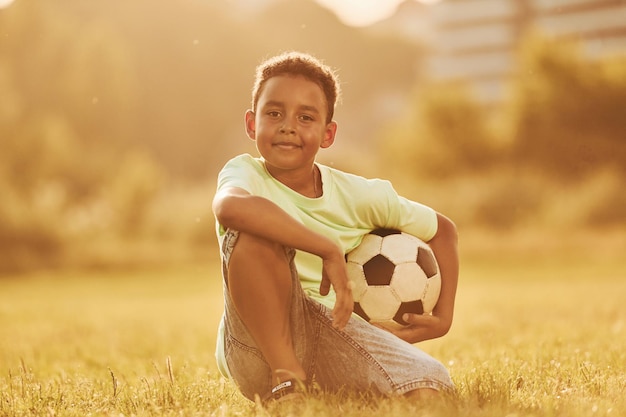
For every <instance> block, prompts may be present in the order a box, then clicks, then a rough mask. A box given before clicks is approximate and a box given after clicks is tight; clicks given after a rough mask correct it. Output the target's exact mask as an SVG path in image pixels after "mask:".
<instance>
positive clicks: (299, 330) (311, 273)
mask: <svg viewBox="0 0 626 417" xmlns="http://www.w3.org/2000/svg"><path fill="white" fill-rule="evenodd" d="M338 94H339V85H338V82H337V79H336V76H335V74H334V73H333V71H332V70H331V69H330V68H329V67H327V66H326V65H324V64H322V63H321V62H320V61H318V60H317V59H316V58H314V57H312V56H310V55H307V54H302V53H297V52H290V53H285V54H282V55H279V56H277V57H274V58H271V59H269V60H267V61H265V62H264V63H263V64H261V65H260V66H259V67H258V68H257V73H256V82H255V85H254V88H253V99H252V109H251V110H248V111H247V112H246V113H245V128H246V133H247V135H248V137H249V138H250V139H252V140H253V141H255V142H256V147H257V150H258V151H259V153H260V155H261V158H253V157H252V156H250V155H240V156H238V157H235V158H233V159H232V160H230V161H229V162H228V163H227V164H226V165H225V167H224V168H223V169H222V171H221V172H220V174H219V177H218V188H217V192H216V195H215V197H214V200H213V211H214V214H215V217H216V220H217V225H216V227H217V234H218V240H219V243H220V248H221V254H222V267H223V268H222V269H223V277H224V300H225V311H224V315H223V317H222V322H221V324H220V329H219V334H218V345H217V352H216V357H217V360H218V365H219V367H220V371H221V372H222V373H223V374H224V375H226V376H228V377H231V378H232V379H233V380H234V381H235V382H236V383H237V385H238V387H239V389H240V390H241V392H242V393H243V394H244V395H245V396H246V397H247V398H249V399H254V398H255V396H256V395H258V396H260V397H262V398H268V399H271V398H274V399H279V398H281V397H283V396H285V395H297V394H298V393H297V391H298V390H299V389H306V387H307V386H308V385H310V384H311V383H315V384H316V385H317V386H319V387H321V388H322V389H323V390H326V391H331V392H337V391H339V390H348V391H357V392H372V393H377V394H382V395H410V396H418V397H423V396H426V395H428V396H432V395H434V394H436V393H437V392H439V391H442V390H448V389H451V388H452V381H451V380H450V377H449V375H448V372H447V370H446V369H445V368H444V367H443V366H442V365H441V363H439V362H438V361H436V360H434V359H433V358H431V357H430V356H428V355H426V354H425V353H424V352H422V351H420V350H419V349H418V348H416V347H414V346H413V345H411V343H416V342H418V341H421V340H426V339H432V338H436V337H440V336H443V335H444V334H446V333H447V332H448V329H449V328H450V325H451V323H452V315H453V309H454V298H455V293H456V286H457V277H458V254H457V243H456V242H457V235H456V228H455V225H454V224H453V223H452V222H451V221H450V220H448V219H447V218H446V217H444V216H443V215H441V214H439V213H437V212H435V211H434V210H432V209H431V208H428V207H426V206H423V205H421V204H419V203H416V202H412V201H409V200H407V199H405V198H403V197H400V196H398V195H397V194H396V192H395V191H394V190H393V188H392V187H391V185H390V183H389V182H387V181H383V180H379V179H365V178H362V177H359V176H356V175H352V174H348V173H344V172H341V171H339V170H336V169H332V168H330V167H327V166H323V165H321V164H317V163H315V157H316V155H317V152H318V151H319V150H320V149H324V148H328V147H329V146H331V145H332V144H333V141H334V139H335V134H336V131H337V124H336V123H335V122H334V121H333V113H334V107H335V103H336V100H337V96H338ZM377 228H389V229H399V230H402V231H405V232H407V233H410V234H413V235H415V236H417V237H419V238H421V239H422V240H424V241H428V242H429V244H430V246H431V247H432V249H433V251H434V253H435V255H436V257H437V260H438V262H439V266H440V269H441V274H442V286H441V295H440V299H439V301H438V303H437V306H436V307H435V310H434V311H433V314H432V315H431V316H422V315H407V316H406V317H404V318H405V319H406V321H407V322H409V323H410V326H408V327H406V328H403V329H401V330H399V331H395V332H394V333H395V334H391V333H390V332H389V331H386V330H383V329H381V328H378V327H375V326H373V325H371V324H369V323H367V322H365V321H363V320H361V319H359V318H358V317H357V316H355V315H352V309H353V299H352V293H351V290H350V287H349V283H348V277H347V273H346V265H345V258H344V256H345V254H346V253H347V252H349V251H350V250H352V249H353V248H355V247H356V246H358V244H359V243H360V241H361V239H362V237H363V236H364V235H365V234H367V233H369V232H370V231H371V230H373V229H377ZM296 253H297V256H296ZM331 287H332V290H333V291H331Z"/></svg>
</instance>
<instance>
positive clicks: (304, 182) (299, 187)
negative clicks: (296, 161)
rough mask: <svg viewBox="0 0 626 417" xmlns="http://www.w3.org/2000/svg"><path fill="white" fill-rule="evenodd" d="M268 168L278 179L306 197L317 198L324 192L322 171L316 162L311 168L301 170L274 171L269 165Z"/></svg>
mask: <svg viewBox="0 0 626 417" xmlns="http://www.w3.org/2000/svg"><path fill="white" fill-rule="evenodd" d="M266 170H267V172H269V174H270V175H271V176H272V177H274V178H275V179H276V180H277V181H279V182H280V183H282V184H284V185H285V186H287V187H289V188H291V189H292V190H294V191H295V192H297V193H299V194H302V195H303V196H305V197H309V198H317V197H321V196H322V194H323V190H322V177H321V173H320V171H319V168H318V167H317V165H315V164H313V166H312V167H311V169H310V170H301V171H299V172H292V171H280V172H272V171H274V170H270V169H268V168H267V165H266Z"/></svg>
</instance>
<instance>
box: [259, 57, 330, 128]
mask: <svg viewBox="0 0 626 417" xmlns="http://www.w3.org/2000/svg"><path fill="white" fill-rule="evenodd" d="M281 75H288V76H302V77H304V78H306V79H308V80H310V81H312V82H314V83H315V84H317V85H319V86H320V88H321V89H322V91H323V92H324V96H325V98H326V106H327V116H326V122H327V123H330V122H331V121H332V119H333V116H334V114H335V104H336V103H337V100H338V99H339V95H340V94H341V90H340V86H339V78H338V76H337V74H336V73H335V71H334V70H333V69H332V68H330V67H329V66H328V65H326V64H324V63H322V62H321V61H320V60H319V59H317V58H315V57H314V56H312V55H309V54H306V53H303V52H296V51H291V52H285V53H282V54H280V55H276V56H274V57H272V58H269V59H267V60H265V61H264V62H262V63H261V64H260V65H259V66H258V67H257V68H256V78H255V81H254V87H253V88H252V110H253V111H256V107H257V104H258V102H259V96H260V95H261V92H262V90H263V87H264V86H265V83H266V82H267V80H269V79H270V78H272V77H277V76H281Z"/></svg>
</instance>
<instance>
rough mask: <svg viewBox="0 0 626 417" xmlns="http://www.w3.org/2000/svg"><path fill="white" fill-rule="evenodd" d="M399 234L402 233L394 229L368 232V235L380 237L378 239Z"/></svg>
mask: <svg viewBox="0 0 626 417" xmlns="http://www.w3.org/2000/svg"><path fill="white" fill-rule="evenodd" d="M400 233H402V232H400V231H399V230H395V229H376V230H372V231H371V232H370V234H372V235H376V236H380V237H385V236H389V235H399V234H400Z"/></svg>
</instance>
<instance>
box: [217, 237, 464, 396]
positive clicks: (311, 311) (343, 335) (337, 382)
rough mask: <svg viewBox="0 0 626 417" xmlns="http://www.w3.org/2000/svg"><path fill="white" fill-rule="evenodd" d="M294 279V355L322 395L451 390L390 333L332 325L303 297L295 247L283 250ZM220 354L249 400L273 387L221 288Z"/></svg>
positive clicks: (358, 324)
mask: <svg viewBox="0 0 626 417" xmlns="http://www.w3.org/2000/svg"><path fill="white" fill-rule="evenodd" d="M237 237H238V233H237V232H236V231H228V232H227V235H226V236H225V238H224V242H223V245H222V256H223V258H222V259H223V273H224V279H225V282H226V281H227V279H228V262H229V259H230V254H231V253H232V250H233V248H234V247H235V244H236V242H237ZM286 251H287V254H288V256H289V259H290V266H291V275H292V295H291V297H292V300H291V312H290V325H291V330H292V335H293V336H292V337H293V343H294V348H295V351H296V356H297V357H298V359H299V360H300V361H301V363H302V365H303V368H304V370H305V371H306V373H307V375H308V378H309V380H310V381H312V382H314V383H315V384H316V385H318V386H319V387H320V388H321V389H323V390H324V391H326V392H339V391H342V392H346V391H356V392H361V393H366V392H367V393H373V394H380V395H402V394H405V393H407V392H409V391H412V390H415V389H418V388H431V389H435V390H452V389H453V384H452V381H451V379H450V375H449V374H448V371H447V370H446V368H445V367H444V366H443V365H442V364H441V363H440V362H439V361H437V360H435V359H434V358H432V357H431V356H429V355H427V354H426V353H424V352H423V351H421V350H420V349H418V348H417V347H415V346H414V345H411V344H409V343H407V342H405V341H403V340H401V339H399V338H398V337H396V336H394V335H392V334H391V333H389V332H386V331H384V330H381V329H379V328H377V327H374V326H372V325H371V324H369V323H367V322H365V321H363V320H362V319H360V318H357V317H356V316H354V315H353V317H352V318H351V319H350V321H349V322H348V324H347V326H346V327H345V328H344V329H343V330H337V329H335V328H334V327H333V326H332V320H331V314H330V310H329V309H328V308H327V307H325V306H324V305H322V304H320V303H318V302H317V301H315V300H313V299H312V298H310V297H309V296H307V295H306V294H305V293H304V291H303V290H302V287H301V285H300V281H299V279H298V274H297V271H296V267H295V263H294V257H295V251H294V250H293V249H288V248H287V249H286ZM224 298H225V300H224V301H225V314H224V318H223V326H224V332H225V334H224V346H223V348H224V353H225V357H226V363H227V364H228V370H229V372H230V375H231V376H232V378H233V379H234V381H235V383H236V384H237V385H238V387H239V389H240V390H241V392H242V393H243V395H244V396H246V397H247V398H249V399H252V400H253V399H254V396H255V394H257V395H259V396H260V397H261V398H263V397H264V396H265V395H266V394H267V393H268V392H269V391H270V390H271V388H272V378H271V372H270V368H269V366H268V364H267V362H266V361H265V359H264V358H263V354H262V353H261V351H260V350H259V349H258V348H257V347H256V344H255V342H254V340H253V339H252V337H251V336H250V334H249V332H248V330H247V329H246V326H245V324H244V323H243V322H242V321H241V319H240V318H239V317H238V315H237V312H236V310H235V307H234V305H233V302H232V300H231V298H230V296H229V293H228V288H227V285H224Z"/></svg>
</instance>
